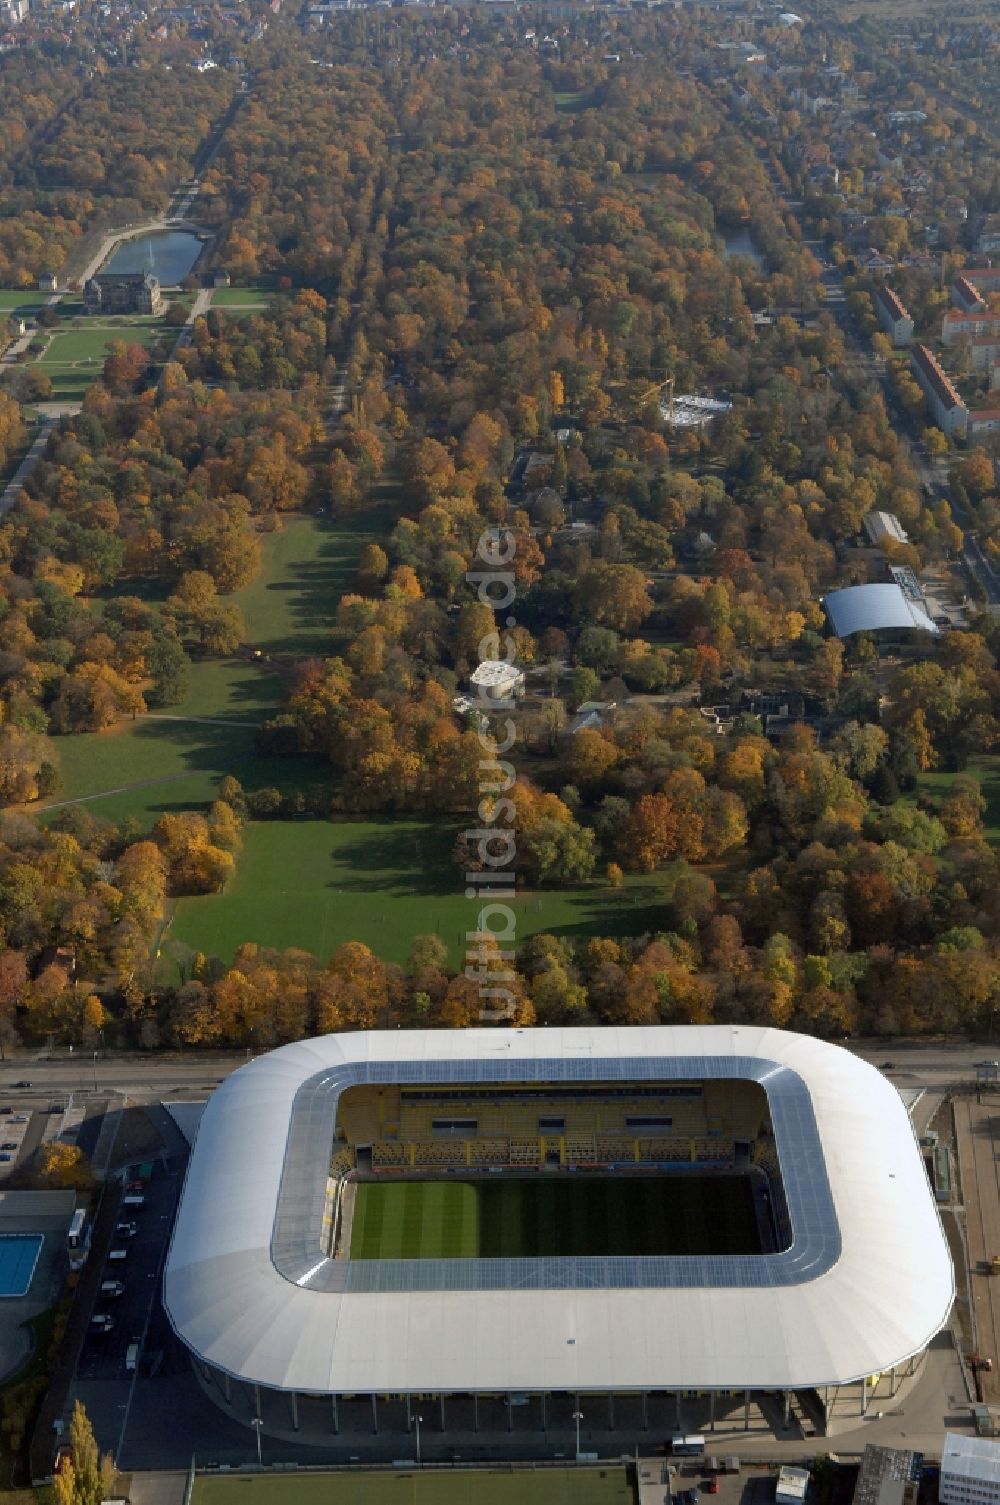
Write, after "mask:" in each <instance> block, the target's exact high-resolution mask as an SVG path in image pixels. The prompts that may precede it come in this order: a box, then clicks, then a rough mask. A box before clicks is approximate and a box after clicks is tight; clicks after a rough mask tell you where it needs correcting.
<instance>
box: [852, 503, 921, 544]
mask: <svg viewBox="0 0 1000 1505" xmlns="http://www.w3.org/2000/svg"><path fill="white" fill-rule="evenodd" d="M861 525H862V527H863V528H864V530H865V532H866V533H867V534H868V539H869V542H870V543H872V544H873V545H874V546H875V547H876V548H878V547H880V546H881V545H882V544H884V543H887V542H889V541H890V540H891V541H892V542H893V543H909V541H910V540H909V538H908V537H907V535H906V531H905V529H904V528H903V525H902V523H901V522H900V521H899V518H898V517H897V516H896V514H895V513H894V512H866V513H865V515H864V517H863V518H862V519H861Z"/></svg>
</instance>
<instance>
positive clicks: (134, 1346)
mask: <svg viewBox="0 0 1000 1505" xmlns="http://www.w3.org/2000/svg"><path fill="white" fill-rule="evenodd" d="M138 1362H139V1345H138V1343H130V1344H129V1346H128V1348H127V1350H126V1353H125V1368H126V1369H127V1370H128V1372H129V1374H135V1368H136V1365H137V1364H138Z"/></svg>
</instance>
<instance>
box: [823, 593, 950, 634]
mask: <svg viewBox="0 0 1000 1505" xmlns="http://www.w3.org/2000/svg"><path fill="white" fill-rule="evenodd" d="M823 605H824V607H825V608H826V614H827V617H828V618H829V620H830V626H831V627H832V628H833V630H834V633H835V634H836V635H837V637H838V638H849V637H851V636H852V634H853V633H855V632H880V631H883V630H884V629H886V628H896V629H906V628H914V627H917V628H920V629H921V630H922V631H923V632H933V633H936V632H937V630H938V629H937V628H936V627H935V625H934V623H933V622H932V621H931V619H930V617H929V616H928V615H927V613H926V612H925V611H922V610H921V608H920V607H919V606H918V605H917V604H916V602H914V601H910V600H908V599H907V597H906V595H905V594H904V592H903V591H902V590H901V589H900V587H899V586H898V585H896V584H895V583H894V584H892V585H885V584H883V585H849V586H847V587H846V588H845V589H844V590H839V591H831V592H830V594H829V595H828V596H827V597H826V598H825V599H824V601H823Z"/></svg>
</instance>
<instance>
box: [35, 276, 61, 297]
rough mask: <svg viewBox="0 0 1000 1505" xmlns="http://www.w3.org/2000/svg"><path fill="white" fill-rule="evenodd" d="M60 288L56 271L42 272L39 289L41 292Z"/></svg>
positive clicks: (54, 290) (52, 291) (49, 291)
mask: <svg viewBox="0 0 1000 1505" xmlns="http://www.w3.org/2000/svg"><path fill="white" fill-rule="evenodd" d="M58 289H59V282H58V279H57V278H56V274H55V272H42V274H41V276H40V277H39V279H38V291H39V292H40V293H54V292H57V291H58Z"/></svg>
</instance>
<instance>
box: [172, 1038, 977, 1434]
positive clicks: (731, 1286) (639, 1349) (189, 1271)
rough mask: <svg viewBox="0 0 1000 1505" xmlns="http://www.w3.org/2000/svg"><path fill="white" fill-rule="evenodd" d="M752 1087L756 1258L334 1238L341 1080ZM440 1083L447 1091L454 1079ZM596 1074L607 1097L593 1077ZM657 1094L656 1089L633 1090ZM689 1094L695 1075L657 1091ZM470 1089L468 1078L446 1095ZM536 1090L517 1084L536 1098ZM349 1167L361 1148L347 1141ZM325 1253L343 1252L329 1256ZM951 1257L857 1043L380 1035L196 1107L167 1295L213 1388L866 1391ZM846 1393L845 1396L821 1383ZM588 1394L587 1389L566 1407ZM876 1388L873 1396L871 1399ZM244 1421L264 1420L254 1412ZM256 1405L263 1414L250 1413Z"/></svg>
mask: <svg viewBox="0 0 1000 1505" xmlns="http://www.w3.org/2000/svg"><path fill="white" fill-rule="evenodd" d="M643 1082H646V1083H656V1084H658V1086H661V1087H662V1086H664V1085H667V1084H670V1083H676V1084H690V1083H692V1082H697V1083H701V1084H704V1085H705V1086H709V1085H711V1084H713V1083H720V1082H723V1083H724V1082H732V1083H742V1084H744V1085H745V1084H746V1083H748V1082H751V1083H756V1084H758V1086H759V1088H760V1089H762V1091H763V1093H764V1094H765V1095H766V1100H767V1111H768V1115H769V1120H770V1125H771V1127H770V1130H769V1131H768V1132H769V1135H773V1139H769V1141H768V1142H769V1143H770V1144H773V1154H774V1157H775V1163H776V1165H777V1166H780V1186H781V1194H782V1196H783V1199H784V1201H785V1203H786V1204H787V1211H788V1225H789V1228H790V1230H791V1231H790V1233H789V1243H788V1245H787V1247H783V1248H780V1249H779V1252H775V1253H761V1254H753V1255H725V1256H717V1255H690V1256H688V1255H685V1256H666V1255H664V1256H648V1255H642V1256H635V1257H631V1256H623V1255H615V1256H614V1257H610V1256H589V1255H573V1256H570V1257H552V1256H546V1257H544V1258H541V1257H540V1258H510V1259H492V1258H491V1259H488V1260H478V1259H452V1258H447V1259H435V1258H423V1259H390V1260H370V1259H362V1260H356V1259H353V1258H350V1257H344V1255H343V1254H342V1253H340V1254H339V1255H338V1256H337V1257H334V1256H333V1255H331V1253H330V1247H331V1239H330V1223H329V1208H330V1202H329V1198H330V1177H331V1155H332V1152H333V1146H334V1141H335V1135H336V1133H337V1122H338V1102H339V1100H340V1097H341V1095H342V1094H343V1093H344V1092H345V1091H346V1090H347V1089H348V1088H351V1087H356V1086H359V1085H361V1086H364V1087H369V1086H371V1084H376V1087H377V1084H379V1083H385V1084H394V1085H397V1086H398V1085H399V1084H406V1085H407V1087H408V1088H411V1089H413V1090H418V1089H420V1088H421V1087H422V1088H423V1090H424V1092H425V1093H426V1090H427V1088H428V1087H433V1088H434V1089H435V1090H441V1091H443V1090H447V1091H448V1092H449V1093H450V1094H451V1096H454V1095H455V1091H454V1089H455V1084H460V1085H465V1084H489V1085H491V1086H496V1085H497V1084H508V1085H509V1086H511V1087H514V1086H517V1087H519V1088H524V1086H525V1084H529V1085H530V1084H535V1087H536V1088H537V1086H538V1085H539V1084H541V1085H544V1086H546V1087H552V1088H553V1089H556V1088H558V1089H559V1090H561V1091H562V1092H563V1093H566V1091H567V1084H570V1085H571V1084H574V1083H589V1084H594V1083H596V1084H611V1088H612V1090H613V1091H614V1092H615V1093H616V1094H617V1095H618V1096H621V1086H620V1085H618V1084H623V1085H625V1087H626V1090H627V1089H628V1088H630V1087H632V1086H635V1085H636V1084H642V1083H643ZM442 1084H446V1088H445V1086H443V1085H442ZM598 1090H606V1088H599V1089H598ZM647 1090H648V1089H647ZM672 1090H674V1091H675V1092H678V1091H679V1092H680V1093H681V1094H683V1093H684V1092H685V1091H687V1090H688V1088H687V1087H686V1086H680V1087H678V1088H674V1089H672ZM459 1095H461V1094H459ZM535 1095H537V1094H536V1092H535V1091H534V1090H533V1091H532V1096H535ZM359 1164H360V1160H359ZM335 1253H336V1251H335ZM953 1294H954V1280H953V1272H952V1265H951V1259H950V1257H949V1253H948V1248H947V1245H946V1242H945V1239H944V1236H943V1233H942V1229H941V1224H940V1221H939V1218H938V1212H937V1208H936V1206H935V1204H934V1201H933V1198H932V1196H931V1192H930V1187H929V1183H928V1180H927V1176H926V1174H925V1171H924V1167H923V1162H922V1160H921V1158H920V1153H919V1150H918V1147H917V1143H916V1139H915V1138H914V1134H913V1129H912V1127H911V1125H910V1121H909V1117H908V1115H907V1113H906V1109H905V1107H904V1106H903V1103H902V1102H901V1100H900V1097H899V1094H898V1093H897V1092H896V1090H895V1088H894V1087H893V1086H892V1084H891V1083H890V1082H888V1081H887V1080H886V1078H885V1077H884V1076H883V1075H882V1074H881V1073H880V1072H878V1071H876V1070H875V1069H874V1068H873V1067H871V1066H869V1065H868V1064H867V1063H866V1062H864V1061H862V1060H860V1059H859V1058H858V1057H857V1056H854V1055H852V1054H850V1053H849V1052H847V1051H845V1050H842V1049H840V1048H838V1047H836V1046H833V1045H829V1044H827V1043H825V1042H823V1041H821V1040H816V1039H812V1038H808V1037H806V1036H804V1035H796V1034H790V1033H787V1032H785V1031H781V1030H775V1029H764V1028H757V1027H749V1026H748V1027H743V1026H740V1027H736V1026H728V1025H726V1026H704V1027H684V1028H659V1027H657V1028H634V1029H626V1028H622V1029H545V1030H542V1029H513V1028H494V1029H464V1030H462V1029H457V1030H440V1031H433V1030H394V1031H391V1032H388V1031H387V1032H382V1033H376V1032H369V1033H357V1034H342V1035H325V1036H322V1037H321V1038H318V1039H313V1040H303V1041H299V1042H297V1043H296V1044H293V1045H286V1046H284V1047H282V1048H281V1049H279V1050H274V1051H271V1052H270V1053H269V1054H267V1055H264V1056H260V1057H258V1059H257V1060H255V1061H253V1062H252V1063H251V1064H249V1065H247V1066H245V1067H243V1068H241V1069H240V1070H239V1071H237V1072H235V1073H234V1074H233V1075H232V1076H230V1077H229V1078H228V1079H227V1080H226V1081H225V1083H224V1084H223V1085H222V1086H221V1087H220V1088H219V1089H218V1091H216V1092H215V1093H214V1094H213V1096H212V1098H211V1100H210V1102H209V1104H208V1106H207V1108H206V1110H205V1113H204V1116H203V1118H202V1121H201V1126H200V1129H199V1133H198V1139H197V1142H196V1144H195V1148H194V1151H193V1154H192V1157H191V1161H190V1164H189V1167H188V1172H187V1179H186V1181H185V1185H184V1192H183V1196H182V1199H181V1204H180V1209H179V1212H178V1215H177V1221H176V1225H175V1227H174V1230H173V1235H172V1238H171V1243H170V1248H169V1252H168V1256H167V1262H166V1269H165V1274H164V1305H165V1308H166V1311H167V1314H168V1317H169V1319H170V1321H171V1323H172V1325H173V1328H174V1330H175V1332H176V1333H177V1335H178V1337H179V1338H180V1339H181V1341H182V1342H183V1343H184V1344H185V1345H186V1347H187V1348H188V1350H189V1351H190V1353H191V1354H192V1356H193V1358H194V1360H195V1363H196V1366H197V1368H198V1370H199V1372H200V1373H201V1375H202V1378H203V1380H204V1381H205V1383H206V1385H208V1386H209V1387H210V1388H212V1387H217V1392H218V1394H219V1396H222V1395H224V1396H225V1398H226V1400H227V1401H228V1399H229V1397H230V1394H231V1393H232V1392H234V1391H235V1389H236V1388H237V1387H236V1385H235V1383H234V1382H243V1386H244V1387H249V1390H250V1391H251V1392H252V1393H253V1394H254V1395H256V1396H257V1402H256V1404H257V1405H258V1406H259V1405H260V1404H261V1401H260V1395H261V1393H262V1392H263V1391H264V1390H265V1389H266V1390H267V1391H268V1392H269V1393H274V1392H279V1393H281V1394H283V1395H284V1396H285V1404H286V1406H287V1405H288V1404H290V1406H291V1411H292V1416H293V1418H295V1424H296V1425H297V1424H298V1420H297V1418H298V1411H297V1402H298V1400H300V1399H301V1398H302V1397H303V1396H311V1397H325V1398H326V1401H327V1412H326V1415H327V1417H329V1414H330V1411H329V1402H330V1400H331V1398H332V1401H333V1423H332V1425H333V1427H334V1428H335V1427H336V1415H337V1409H336V1408H337V1397H338V1396H339V1397H343V1396H348V1395H349V1396H352V1397H357V1396H362V1397H367V1396H370V1397H371V1398H372V1409H373V1411H374V1410H375V1408H376V1401H377V1398H378V1397H380V1396H396V1397H399V1398H401V1399H406V1401H407V1415H409V1400H408V1397H411V1396H424V1397H426V1396H428V1395H432V1396H433V1395H438V1396H440V1397H442V1400H441V1406H442V1427H443V1425H444V1421H443V1416H444V1409H443V1408H444V1400H443V1397H444V1396H446V1395H447V1396H455V1395H459V1396H465V1397H473V1398H477V1397H482V1396H486V1395H489V1396H496V1395H498V1394H499V1395H512V1394H518V1395H525V1394H527V1395H532V1396H535V1397H540V1398H541V1404H542V1418H543V1425H544V1416H545V1411H544V1406H545V1397H546V1396H551V1395H553V1394H557V1395H566V1394H567V1393H569V1394H571V1395H573V1394H575V1395H577V1397H579V1393H580V1392H591V1393H592V1392H599V1393H601V1394H604V1395H607V1394H615V1395H619V1396H620V1395H622V1394H623V1393H627V1392H630V1393H632V1394H633V1395H635V1396H637V1397H642V1404H643V1406H644V1407H645V1404H646V1397H647V1396H648V1395H649V1394H659V1395H663V1394H668V1395H674V1394H677V1393H679V1392H683V1391H690V1390H701V1391H706V1392H709V1393H711V1394H716V1393H718V1392H730V1393H731V1392H734V1391H735V1392H740V1393H741V1394H742V1393H743V1392H746V1394H747V1405H748V1406H749V1395H750V1392H752V1391H755V1390H771V1391H773V1390H781V1391H785V1392H791V1391H795V1390H798V1389H804V1388H805V1389H807V1388H813V1387H819V1388H820V1390H821V1404H822V1403H823V1402H824V1401H825V1399H826V1397H825V1396H824V1395H823V1387H838V1386H842V1385H845V1384H849V1383H852V1384H855V1383H856V1384H857V1385H858V1386H860V1387H862V1396H863V1397H864V1396H866V1394H867V1390H866V1387H867V1384H868V1377H869V1376H871V1375H877V1374H885V1375H888V1374H889V1373H890V1371H892V1372H893V1373H895V1371H896V1370H897V1369H899V1368H900V1367H902V1366H906V1365H907V1364H912V1362H913V1361H914V1360H915V1359H916V1357H917V1356H919V1355H920V1354H922V1352H923V1350H924V1349H925V1348H926V1346H927V1344H928V1343H929V1342H930V1340H931V1339H932V1338H933V1337H934V1335H935V1334H936V1333H937V1332H938V1331H939V1330H940V1329H941V1328H942V1327H943V1326H944V1324H945V1322H946V1321H947V1319H948V1315H949V1312H950V1310H951V1305H952V1299H953ZM835 1394H836V1391H835V1390H834V1397H835ZM578 1404H579V1400H578ZM865 1404H866V1401H865V1400H864V1399H863V1400H862V1406H864V1405H865ZM250 1414H251V1415H253V1414H254V1413H253V1412H251V1413H250ZM256 1414H258V1415H259V1414H260V1412H259V1410H258V1411H257V1413H256Z"/></svg>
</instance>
